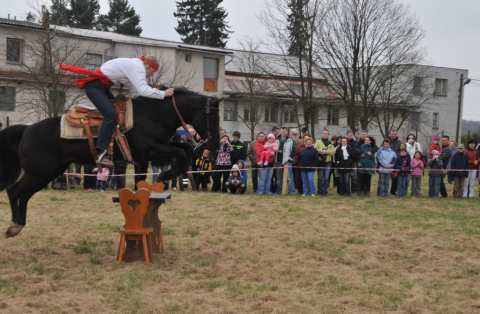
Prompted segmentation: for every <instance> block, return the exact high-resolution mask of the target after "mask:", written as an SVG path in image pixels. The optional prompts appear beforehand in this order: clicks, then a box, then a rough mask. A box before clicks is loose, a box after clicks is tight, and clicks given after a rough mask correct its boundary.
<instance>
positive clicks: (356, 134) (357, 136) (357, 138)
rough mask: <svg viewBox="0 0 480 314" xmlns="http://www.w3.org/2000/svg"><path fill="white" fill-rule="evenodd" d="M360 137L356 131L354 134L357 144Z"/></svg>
mask: <svg viewBox="0 0 480 314" xmlns="http://www.w3.org/2000/svg"><path fill="white" fill-rule="evenodd" d="M360 136H361V134H360V132H358V131H357V132H355V141H357V142H358V140H359V139H360Z"/></svg>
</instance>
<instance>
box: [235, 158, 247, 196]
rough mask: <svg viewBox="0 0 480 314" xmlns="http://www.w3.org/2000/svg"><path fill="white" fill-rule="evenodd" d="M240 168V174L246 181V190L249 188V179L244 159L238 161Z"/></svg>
mask: <svg viewBox="0 0 480 314" xmlns="http://www.w3.org/2000/svg"><path fill="white" fill-rule="evenodd" d="M237 166H238V169H240V174H241V175H242V177H243V182H245V191H246V190H247V180H248V173H247V170H245V161H243V159H239V160H238V162H237Z"/></svg>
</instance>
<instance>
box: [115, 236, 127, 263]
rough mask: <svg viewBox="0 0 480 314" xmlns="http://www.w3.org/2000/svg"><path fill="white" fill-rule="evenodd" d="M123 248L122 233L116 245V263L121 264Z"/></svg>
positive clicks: (123, 239)
mask: <svg viewBox="0 0 480 314" xmlns="http://www.w3.org/2000/svg"><path fill="white" fill-rule="evenodd" d="M124 248H125V235H124V234H122V236H121V237H120V245H119V247H118V254H117V261H118V265H121V264H122V259H123V249H124Z"/></svg>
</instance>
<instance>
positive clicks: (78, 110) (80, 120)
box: [64, 92, 134, 163]
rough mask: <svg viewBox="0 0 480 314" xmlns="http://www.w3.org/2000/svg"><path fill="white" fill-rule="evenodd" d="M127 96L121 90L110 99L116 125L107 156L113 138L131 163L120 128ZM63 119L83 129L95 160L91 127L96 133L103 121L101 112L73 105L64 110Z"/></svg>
mask: <svg viewBox="0 0 480 314" xmlns="http://www.w3.org/2000/svg"><path fill="white" fill-rule="evenodd" d="M127 101H128V98H127V97H125V95H123V94H122V93H121V92H120V93H119V94H118V95H117V96H116V97H115V99H113V100H111V102H112V105H113V107H114V108H115V112H116V113H117V122H118V123H117V127H116V128H115V132H114V134H113V136H112V140H111V141H110V145H109V146H108V148H107V154H108V155H109V156H112V155H113V140H114V139H115V140H116V141H117V144H118V146H119V147H120V151H121V152H122V155H123V157H124V158H125V159H127V160H128V162H130V163H133V162H134V161H133V158H132V154H131V153H130V148H129V146H128V142H127V139H126V137H125V135H123V134H122V129H124V128H125V114H126V111H125V110H126V107H127ZM64 117H65V120H66V122H67V123H68V124H70V125H72V126H74V127H77V128H83V129H85V134H86V135H87V138H88V144H89V146H90V151H91V152H92V155H93V158H94V159H95V161H97V150H96V148H95V143H94V142H93V135H92V129H93V130H94V131H95V133H96V134H98V132H99V131H100V128H101V126H102V122H103V114H102V113H101V112H100V111H99V110H98V109H96V108H94V107H90V108H88V107H84V106H78V105H77V106H75V107H74V108H73V110H66V111H65V112H64Z"/></svg>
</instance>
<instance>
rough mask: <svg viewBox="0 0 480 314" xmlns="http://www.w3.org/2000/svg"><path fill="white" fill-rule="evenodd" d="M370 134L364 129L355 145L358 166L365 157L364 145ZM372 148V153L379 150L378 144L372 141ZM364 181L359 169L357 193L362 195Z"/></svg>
mask: <svg viewBox="0 0 480 314" xmlns="http://www.w3.org/2000/svg"><path fill="white" fill-rule="evenodd" d="M367 136H368V132H367V130H363V131H362V133H360V138H359V139H358V141H357V144H356V147H355V156H356V159H357V167H358V163H359V162H360V159H361V158H363V157H364V156H363V152H362V145H363V144H365V138H366V137H367ZM371 146H372V150H371V151H370V153H371V154H373V155H375V154H376V153H377V152H378V147H377V145H375V144H373V143H371ZM370 156H371V155H370ZM361 191H363V190H362V181H361V180H360V173H358V171H357V194H358V196H360V195H361V194H362V192H361Z"/></svg>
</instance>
